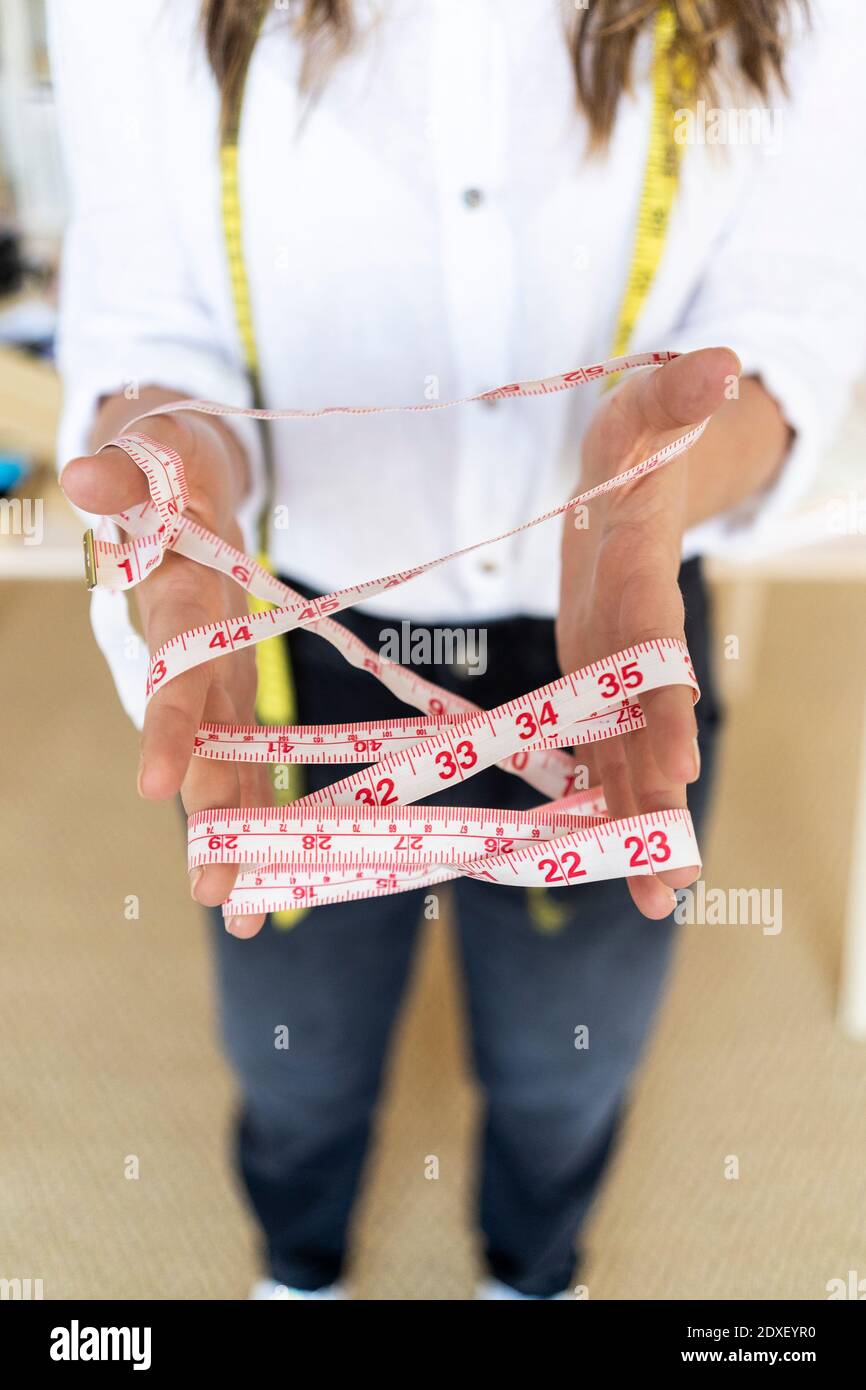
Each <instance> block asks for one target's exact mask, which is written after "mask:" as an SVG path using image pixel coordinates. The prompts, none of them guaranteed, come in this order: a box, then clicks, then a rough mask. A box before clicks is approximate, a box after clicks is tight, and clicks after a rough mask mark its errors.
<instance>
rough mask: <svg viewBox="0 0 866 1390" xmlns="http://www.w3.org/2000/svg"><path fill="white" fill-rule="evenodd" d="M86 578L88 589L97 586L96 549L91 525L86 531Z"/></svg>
mask: <svg viewBox="0 0 866 1390" xmlns="http://www.w3.org/2000/svg"><path fill="white" fill-rule="evenodd" d="M84 578H85V582H86V584H87V587H88V589H95V588H96V550H95V548H94V544H93V531H92V530H91V528H90V527H88V528H87V530H86V531H85V533H84Z"/></svg>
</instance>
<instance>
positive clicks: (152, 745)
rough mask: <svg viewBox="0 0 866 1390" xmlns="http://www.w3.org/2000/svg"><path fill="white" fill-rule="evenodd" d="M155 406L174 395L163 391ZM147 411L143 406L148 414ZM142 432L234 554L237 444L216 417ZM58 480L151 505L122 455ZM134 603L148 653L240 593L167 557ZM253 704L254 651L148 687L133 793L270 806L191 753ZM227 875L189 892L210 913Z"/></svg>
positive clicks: (260, 779) (195, 802) (94, 507)
mask: <svg viewBox="0 0 866 1390" xmlns="http://www.w3.org/2000/svg"><path fill="white" fill-rule="evenodd" d="M158 398H159V399H160V400H162V399H177V396H176V395H175V396H174V397H171V396H169V395H168V393H163V392H160V393H159V396H158ZM115 399H116V398H115ZM156 403H157V402H156V399H150V398H148V400H147V402H146V403H145V408H147V406H148V405H152V404H156ZM128 410H129V406H128V403H126V411H127V413H128ZM109 413H110V412H109ZM120 423H121V422H120V421H119V420H118V419H117V416H116V412H115V416H114V419H110V421H109V423H108V428H107V429H103V430H102V431H100V430H97V432H96V433H97V439H98V436H99V434H100V432H101V433H102V434H103V436H105V437H108V438H112V437H114V436H116V435H118V434H120V433H122V432H123V431H122V428H119V427H118V426H119V425H120ZM133 428H135V427H134V426H133ZM141 428H142V429H143V430H144V431H145V433H147V434H149V435H151V436H152V437H153V438H155V439H157V440H159V441H160V442H163V443H165V444H168V445H170V446H171V447H172V448H173V449H176V450H177V452H178V453H179V454H180V456H181V458H182V459H183V463H184V471H185V473H186V480H187V486H188V488H189V503H188V506H187V509H186V511H185V513H184V515H185V516H188V517H190V518H191V519H192V520H195V521H198V522H199V523H200V524H201V525H202V526H205V527H207V529H208V530H209V531H212V532H213V533H214V534H215V535H218V536H221V537H222V538H223V539H224V540H226V541H228V542H229V543H230V544H231V545H235V546H237V547H239V548H242V538H241V534H240V530H239V528H238V525H237V521H236V514H237V508H238V504H239V502H240V500H241V497H242V495H243V490H244V487H245V482H246V466H245V460H244V459H243V457H242V451H241V449H240V446H239V444H238V443H237V440H236V438H235V436H234V435H232V434H231V432H230V431H229V430H228V429H226V427H225V426H223V425H221V424H220V423H219V422H217V421H213V420H210V419H207V418H205V417H198V416H195V417H191V416H189V415H177V416H172V415H166V416H158V417H155V418H153V419H150V420H145V421H143V422H142V425H141ZM61 484H62V487H63V490H64V492H65V493H66V495H67V497H69V499H70V501H72V502H73V503H74V504H75V505H76V506H78V507H81V508H83V509H84V510H85V511H88V512H94V513H97V514H101V515H107V516H112V515H115V514H116V513H118V512H122V511H125V510H126V509H127V508H128V507H131V506H135V505H136V504H137V503H141V502H145V501H147V498H148V490H147V482H146V479H145V476H144V474H143V473H142V472H141V470H140V469H139V468H137V467H136V465H135V464H134V463H133V462H132V460H131V459H130V458H129V457H128V455H127V454H125V453H124V452H123V450H122V449H113V448H107V449H104V450H103V451H102V452H101V453H99V454H95V455H88V456H86V457H83V458H77V459H73V460H72V461H71V462H70V463H69V464H67V466H66V467H65V468H64V470H63V474H62V477H61ZM135 598H136V602H137V605H138V613H139V617H140V620H141V627H142V631H143V634H144V638H145V641H146V642H147V645H148V649H149V651H150V652H151V653H153V652H154V651H155V650H156V649H157V647H160V646H161V645H162V644H163V643H164V642H167V641H168V640H169V638H171V637H175V636H177V634H178V633H180V632H185V631H186V630H187V629H188V628H191V627H198V626H200V625H203V624H205V623H210V622H213V621H214V620H216V619H220V618H225V617H227V616H240V615H245V614H246V612H247V604H246V595H245V593H244V591H243V590H242V589H241V588H239V587H238V585H236V584H234V583H233V582H232V581H231V580H230V579H227V578H226V577H225V576H224V575H221V574H219V573H218V572H217V571H216V570H212V569H208V568H206V567H205V566H203V565H197V564H195V563H193V562H192V561H191V560H188V559H186V558H185V557H184V556H182V555H177V554H173V553H172V552H171V551H169V552H168V553H167V554H166V555H165V556H164V557H163V561H162V564H161V565H159V566H158V567H157V568H156V569H155V570H154V571H153V573H152V574H150V575H149V576H148V577H147V579H145V580H144V581H143V582H142V583H141V584H139V585H138V586H137V588H136V589H135ZM255 696H256V666H255V653H254V651H253V650H252V649H250V650H249V651H245V652H239V653H233V654H232V655H231V656H230V657H228V658H226V659H224V660H220V661H210V662H206V663H205V664H204V665H203V666H196V667H194V668H193V669H192V670H191V671H186V672H184V673H183V674H182V675H180V676H178V677H177V678H176V679H175V680H173V681H171V682H169V684H168V685H166V686H163V687H161V688H160V689H159V690H157V691H156V693H155V694H154V695H153V697H152V699H151V700H150V703H149V704H148V706H147V712H146V714H145V719H144V727H143V729H142V733H141V761H140V765H139V772H138V789H139V792H140V793H141V795H142V796H145V797H148V798H149V799H152V800H163V799H164V798H166V797H171V796H176V795H177V793H178V792H180V795H181V797H182V800H183V805H184V808H185V810H186V812H187V814H188V815H189V814H190V813H191V812H193V811H199V810H205V809H207V808H209V807H213V806H255V805H264V804H265V803H266V802H267V801H268V800H269V799H270V786H269V781H268V777H267V772H266V770H265V769H264V768H261V767H258V766H256V765H255V764H245V763H239V764H233V763H229V762H225V763H223V762H216V761H211V760H205V759H203V758H195V757H193V756H192V750H193V743H194V739H195V735H196V732H197V730H198V728H199V725H200V724H201V723H203V722H205V721H210V722H213V723H225V724H249V723H253V722H254V721H255ZM236 875H237V869H236V868H235V867H234V866H233V865H231V864H214V865H208V866H206V867H205V868H203V869H198V870H196V871H194V872H193V874H192V875H191V879H190V891H191V892H192V896H193V897H194V898H195V900H196V901H197V902H199V903H202V904H204V905H206V906H216V905H217V904H219V903H221V902H224V901H225V899H226V898H227V897H228V895H229V892H230V891H231V888H232V885H233V883H234V880H235V877H236ZM263 920H264V918H263V917H261V916H256V917H236V918H233V919H232V920H231V921H230V922H227V924H226V925H227V927H228V929H229V930H230V931H232V932H233V934H234V935H236V936H252V935H253V934H254V933H255V932H256V931H258V930H259V927H260V926H261V924H262V922H263Z"/></svg>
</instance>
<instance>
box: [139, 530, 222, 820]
mask: <svg viewBox="0 0 866 1390" xmlns="http://www.w3.org/2000/svg"><path fill="white" fill-rule="evenodd" d="M223 587H224V586H223V584H222V580H221V579H220V576H218V575H216V574H214V573H208V572H205V573H200V572H195V573H194V572H193V566H192V565H191V564H190V562H189V561H187V560H185V559H184V558H183V557H182V556H178V555H171V554H169V555H166V557H165V559H164V560H163V563H162V565H161V566H160V568H159V569H158V570H155V571H154V573H153V574H152V575H151V576H150V577H149V578H148V579H147V580H145V582H144V584H143V585H142V586H141V588H140V591H139V592H140V602H141V608H142V616H143V619H144V629H145V638H146V640H147V644H148V648H149V650H150V651H151V652H154V651H156V650H158V648H160V647H161V646H162V645H163V644H164V643H165V642H167V641H169V640H170V639H171V638H172V637H176V636H177V635H178V633H181V632H186V631H187V630H188V629H189V628H194V627H200V626H202V625H203V624H204V623H206V622H207V621H208V620H209V618H210V616H211V614H212V613H214V612H219V611H220V606H219V605H220V603H221V593H222V588H223ZM227 659H232V658H227ZM212 677H213V669H212V665H211V663H207V664H205V665H202V666H194V667H193V668H192V669H191V670H189V671H185V672H184V673H183V674H182V675H180V676H177V677H176V678H175V679H174V680H172V681H169V682H168V684H167V685H164V686H161V687H159V688H158V689H157V690H156V692H155V694H154V695H153V696H152V698H151V700H150V702H149V703H148V706H147V710H146V712H145V716H144V727H143V729H142V735H141V767H140V769H139V791H140V792H141V794H142V796H146V797H149V798H154V799H162V798H165V797H168V796H175V795H177V793H178V792H179V790H180V787H181V783H182V782H183V779H184V776H185V775H186V770H187V767H188V765H189V760H190V758H191V757H192V750H193V745H194V741H195V735H196V732H197V730H198V727H199V725H200V724H201V722H202V718H203V711H204V705H205V700H206V698H207V694H208V690H209V688H210V684H211V680H212Z"/></svg>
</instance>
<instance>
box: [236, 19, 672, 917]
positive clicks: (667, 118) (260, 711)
mask: <svg viewBox="0 0 866 1390" xmlns="http://www.w3.org/2000/svg"><path fill="white" fill-rule="evenodd" d="M267 9H268V4H267V3H264V4H261V5H260V12H259V28H260V27H261V24H262V22H263V20H264V17H265V14H266V13H267ZM676 37H677V16H676V13H675V11H674V9H673V8H672V7H671V6H670V5H669V4H663V5H662V6H661V7H660V8H659V10H658V13H657V14H656V17H655V21H654V27H653V63H652V93H653V96H652V116H651V125H650V138H649V149H648V152H647V159H646V166H645V170H644V180H643V187H642V189H641V197H640V205H639V208H638V217H637V225H636V228H635V237H634V246H633V249H632V255H631V261H630V264H629V272H628V276H627V279H626V283H625V288H624V290H623V296H622V301H621V304H620V308H619V314H618V317H617V325H616V331H615V334H614V339H613V346H612V349H611V356H613V357H621V356H624V355H625V353H626V351H627V350H628V347H629V344H630V341H631V337H632V333H633V332H634V327H635V324H636V323H637V321H638V318H639V316H640V313H641V310H642V309H643V306H644V304H645V302H646V299H647V296H648V294H649V291H650V288H651V286H652V283H653V280H654V279H655V275H656V271H657V270H658V267H659V263H660V261H661V257H662V252H663V250H664V245H665V238H666V236H667V229H668V222H669V220H670V214H671V209H672V207H673V203H674V199H675V197H676V192H677V187H678V184H679V171H680V160H681V158H682V146H681V145H679V144H678V143H677V141H676V139H675V138H674V112H675V111H676V110H678V109H679V108H680V107H681V106H682V105H683V104H684V103H685V102H687V101H688V100H690V98H691V96H692V95H693V92H694V75H693V72H692V70H691V67H690V65H689V63H688V62H687V60H686V59H685V58H684V57H683V56H682V55H680V54H676V53H675V52H674V51H673V50H674V46H675V43H676ZM245 82H246V71H245V72H244V77H243V82H242V83H241V84H240V86H239V92H238V100H237V103H236V107H235V110H234V111H233V112H232V113H231V117H232V118H231V120H230V122H229V123H228V125H227V129H226V133H225V135H224V137H223V141H222V145H221V149H220V174H221V191H222V197H221V204H222V222H223V235H224V239H225V248H226V257H227V260H228V267H229V276H230V280H231V291H232V298H233V301H234V309H235V319H236V322H237V330H238V336H239V338H240V342H241V347H242V349H243V354H244V361H245V364H246V368H247V373H248V375H249V378H250V382H251V385H252V389H253V398H254V404H255V405H257V406H258V405H261V404H262V401H261V392H260V387H259V361H258V350H257V346H256V336H255V326H254V322H253V314H252V306H251V303H250V290H249V281H248V279H247V272H246V265H245V262H244V254H243V231H242V223H241V204H240V197H239V193H238V135H239V130H240V113H241V108H242V103H243V86H244V84H245ZM615 380H616V378H614V377H611V378H610V379H609V381H608V383H607V384H608V385H610V384H612V382H614V381H615ZM266 545H267V537H266V535H263V537H262V541H261V553H260V555H259V557H258V558H259V562H260V563H261V564H262V565H264V566H267V565H268V559H267V553H266ZM250 606H251V607H252V608H253V609H254V610H256V609H261V608H266V607H268V606H269V605H267V604H262V603H259V602H258V601H256V600H252V601H251V605H250ZM256 661H257V669H258V694H257V698H256V711H257V715H258V718H259V720H260V722H261V723H262V724H291V723H295V722H296V721H297V711H296V706H295V696H294V686H293V682H292V675H291V668H290V663H289V656H288V648H287V645H286V643H285V642H284V641H283V640H282V639H281V638H279V637H275V638H272V639H271V640H270V641H268V642H260V643H259V644H258V646H257V648H256ZM287 772H288V778H287V787H286V788H285V789H279V788H278V789H277V797H278V800H279V801H280V802H281V803H284V802H286V801H294V800H296V799H297V798H298V796H300V795H301V793H302V782H301V776H302V771H301V768H300V767H297V766H294V765H292V766H290V767H289V768H288V769H287ZM527 898H528V902H529V912H530V916H531V917H532V920H533V922H534V924H535V926H536V927H538V928H539V929H540V930H542V931H548V932H551V931H558V930H559V929H560V928H561V927H562V926H563V925H564V923H565V922H566V921H567V920H568V915H569V913H568V909H567V908H566V907H565V906H564V905H561V904H559V903H558V902H556V901H555V900H553V899H552V898H551V897H550V896H549V894H548V892H547V890H546V889H544V888H529V889H527ZM307 911H308V909H306V908H303V909H300V910H298V911H296V912H279V913H274V914H273V918H274V920H275V921H276V922H277V923H278V924H279V925H281V926H291V925H293V924H294V923H296V922H297V921H299V920H300V918H301V917H304V916H305V915H306V912H307Z"/></svg>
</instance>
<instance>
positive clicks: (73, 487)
mask: <svg viewBox="0 0 866 1390" xmlns="http://www.w3.org/2000/svg"><path fill="white" fill-rule="evenodd" d="M60 486H61V488H62V489H63V491H64V492H65V494H66V496H67V497H68V498H69V500H70V502H71V503H72V504H73V506H75V507H80V508H81V510H82V511H85V512H95V513H97V514H98V515H101V516H114V515H116V513H118V512H124V511H126V510H127V509H128V508H129V507H134V506H136V504H137V503H139V502H146V501H147V499H148V497H149V492H148V487H147V479H146V478H145V476H144V474H143V473H142V471H141V469H140V468H138V467H137V466H136V464H134V463H133V461H132V459H131V458H130V457H129V455H128V454H126V453H124V451H123V449H115V448H113V447H111V446H109V447H107V448H105V449H103V450H102V452H101V453H99V454H87V455H85V456H83V457H82V458H75V459H71V460H70V462H69V463H67V464H66V467H65V468H64V469H63V471H62V472H61V474H60Z"/></svg>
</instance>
